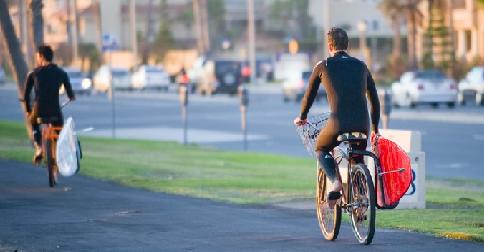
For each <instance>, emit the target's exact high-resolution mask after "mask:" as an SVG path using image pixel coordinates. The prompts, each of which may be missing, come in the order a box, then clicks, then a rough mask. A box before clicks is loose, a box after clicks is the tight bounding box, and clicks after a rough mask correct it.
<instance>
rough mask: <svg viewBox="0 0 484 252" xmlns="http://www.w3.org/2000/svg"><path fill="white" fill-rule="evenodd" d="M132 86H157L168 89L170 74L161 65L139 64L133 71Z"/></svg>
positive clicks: (139, 87)
mask: <svg viewBox="0 0 484 252" xmlns="http://www.w3.org/2000/svg"><path fill="white" fill-rule="evenodd" d="M131 82H132V87H133V88H135V89H148V88H157V89H163V90H168V87H169V86H170V76H169V75H168V73H167V72H166V71H164V70H163V68H161V67H156V66H151V65H141V66H140V67H139V68H138V70H137V71H136V72H134V73H133V77H132V81H131Z"/></svg>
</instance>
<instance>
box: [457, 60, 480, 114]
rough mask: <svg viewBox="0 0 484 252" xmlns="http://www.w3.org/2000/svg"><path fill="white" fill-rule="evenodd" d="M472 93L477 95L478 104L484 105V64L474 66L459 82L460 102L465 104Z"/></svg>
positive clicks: (474, 95)
mask: <svg viewBox="0 0 484 252" xmlns="http://www.w3.org/2000/svg"><path fill="white" fill-rule="evenodd" d="M470 95H472V96H473V97H475V100H476V104H478V105H484V66H480V67H474V68H472V69H471V71H469V73H468V74H467V76H466V77H465V78H464V79H463V80H461V81H460V82H459V102H460V103H461V104H465V102H466V97H468V96H470Z"/></svg>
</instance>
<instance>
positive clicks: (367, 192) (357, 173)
mask: <svg viewBox="0 0 484 252" xmlns="http://www.w3.org/2000/svg"><path fill="white" fill-rule="evenodd" d="M350 177H351V180H350V181H351V184H350V185H349V186H348V189H349V199H348V200H349V204H355V205H354V207H352V208H351V211H350V219H351V227H352V229H353V233H354V235H355V237H356V239H357V240H358V242H359V243H360V244H364V245H368V244H370V243H371V242H372V240H373V236H374V234H375V217H376V215H375V212H376V208H375V206H376V194H375V187H374V186H373V180H372V177H371V175H370V171H368V168H366V166H365V165H364V164H356V165H354V166H352V167H351V176H350ZM363 222H365V223H366V225H363Z"/></svg>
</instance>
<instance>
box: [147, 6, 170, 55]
mask: <svg viewBox="0 0 484 252" xmlns="http://www.w3.org/2000/svg"><path fill="white" fill-rule="evenodd" d="M164 3H166V1H161V3H160V7H161V9H162V10H163V9H164V6H163V5H161V4H164ZM144 37H145V39H144V40H143V43H142V46H143V47H142V50H141V63H142V64H148V60H149V56H150V53H151V48H152V46H153V43H154V42H155V39H156V34H155V31H154V29H153V0H149V1H148V14H147V15H146V34H145V36H144Z"/></svg>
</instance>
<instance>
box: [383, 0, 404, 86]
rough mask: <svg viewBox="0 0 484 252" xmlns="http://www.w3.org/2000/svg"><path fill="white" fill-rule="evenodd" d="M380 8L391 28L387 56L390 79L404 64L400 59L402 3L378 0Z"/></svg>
mask: <svg viewBox="0 0 484 252" xmlns="http://www.w3.org/2000/svg"><path fill="white" fill-rule="evenodd" d="M378 7H379V8H380V10H381V11H382V12H383V14H384V15H385V16H387V18H389V19H390V21H391V25H392V29H393V49H392V55H391V57H390V58H389V64H388V72H389V74H390V77H391V78H392V79H396V78H398V77H399V76H400V75H401V74H402V73H403V72H404V71H405V69H404V64H402V63H403V59H402V53H401V52H402V43H401V42H402V36H401V25H402V21H403V20H404V18H405V15H403V14H402V11H401V10H402V8H403V6H402V4H401V3H400V2H399V1H395V0H383V1H382V2H380V4H379V6H378Z"/></svg>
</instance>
